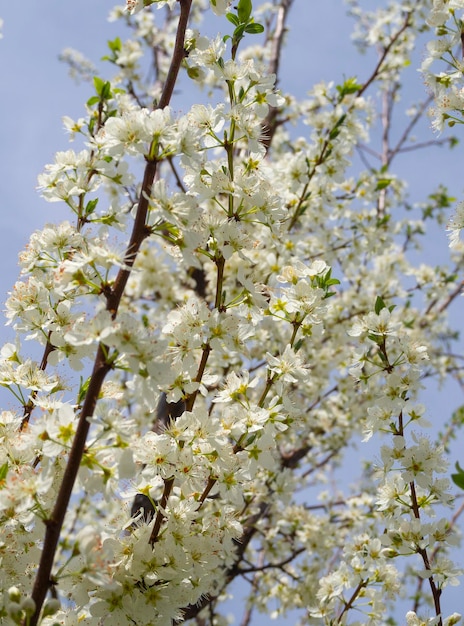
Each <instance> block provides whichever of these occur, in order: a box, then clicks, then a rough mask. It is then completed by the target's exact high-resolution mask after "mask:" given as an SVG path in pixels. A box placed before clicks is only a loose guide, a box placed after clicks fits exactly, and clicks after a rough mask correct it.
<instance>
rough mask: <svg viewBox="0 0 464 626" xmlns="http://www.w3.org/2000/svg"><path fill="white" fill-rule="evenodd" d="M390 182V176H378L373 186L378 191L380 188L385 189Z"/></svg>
mask: <svg viewBox="0 0 464 626" xmlns="http://www.w3.org/2000/svg"><path fill="white" fill-rule="evenodd" d="M391 182H392V179H391V178H379V180H378V181H377V185H376V186H375V190H376V191H380V190H381V189H385V188H386V187H388V185H389V184H390V183H391Z"/></svg>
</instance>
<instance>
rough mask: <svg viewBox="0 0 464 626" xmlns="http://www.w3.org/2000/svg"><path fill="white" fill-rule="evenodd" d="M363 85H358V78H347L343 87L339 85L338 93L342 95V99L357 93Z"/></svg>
mask: <svg viewBox="0 0 464 626" xmlns="http://www.w3.org/2000/svg"><path fill="white" fill-rule="evenodd" d="M361 87H362V85H360V84H359V83H358V81H357V80H356V76H352V77H351V78H347V79H346V80H345V82H344V83H343V85H337V91H338V93H339V94H340V99H341V100H343V98H344V97H345V96H347V95H349V94H351V93H356V92H357V91H359V90H360V89H361Z"/></svg>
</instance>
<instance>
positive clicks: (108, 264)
mask: <svg viewBox="0 0 464 626" xmlns="http://www.w3.org/2000/svg"><path fill="white" fill-rule="evenodd" d="M349 4H350V10H351V12H352V14H353V16H354V17H355V18H356V24H357V26H356V31H355V38H356V41H357V44H358V45H359V47H360V48H361V49H365V48H367V47H373V48H374V49H375V50H376V51H377V55H378V56H377V61H376V62H375V63H374V65H373V67H372V68H371V69H370V71H366V76H365V77H357V78H354V77H350V78H346V79H344V80H343V81H342V82H341V83H340V84H333V83H321V84H318V85H316V86H315V87H313V88H312V90H311V91H309V94H308V97H307V98H306V99H304V100H302V101H298V100H296V99H295V98H294V97H293V96H292V95H291V94H287V93H282V92H281V91H279V90H278V80H279V61H280V58H281V55H282V51H283V50H284V38H285V33H286V22H287V17H288V14H289V11H290V10H291V9H293V10H294V11H298V2H297V1H296V0H272V1H270V2H259V1H258V0H256V1H255V2H254V3H253V4H252V2H251V0H238V2H236V3H235V5H234V4H233V3H231V2H229V1H228V0H127V6H126V7H116V8H115V9H114V10H113V11H112V12H111V20H124V21H125V22H126V23H127V26H128V28H129V32H130V37H129V39H128V40H127V41H122V40H121V39H120V38H115V39H114V40H112V41H110V42H109V52H108V56H107V59H106V60H107V61H108V64H107V67H108V73H109V74H110V76H109V77H106V76H105V77H100V76H94V77H92V79H91V80H92V81H93V83H92V84H93V89H94V92H93V95H92V96H91V97H90V99H89V100H88V101H87V103H86V113H85V116H84V117H82V118H81V119H78V120H71V119H69V118H65V126H66V128H67V130H68V131H69V132H70V134H71V137H72V138H75V140H76V142H77V143H78V142H80V143H81V149H80V150H76V151H75V150H67V151H65V152H58V153H57V154H56V157H55V160H54V162H53V163H52V164H50V165H47V166H46V168H45V172H44V173H43V174H41V175H40V176H39V187H40V190H41V193H42V195H43V196H44V197H45V198H46V199H47V200H49V201H50V202H60V203H64V205H65V206H66V207H67V210H68V219H67V220H66V221H63V222H61V223H58V224H49V225H47V226H46V227H45V228H44V229H42V230H41V231H40V232H35V233H33V234H32V236H31V238H30V242H29V244H28V246H27V248H26V249H25V250H24V252H22V254H21V256H20V264H21V276H20V279H19V281H18V282H17V283H16V284H15V285H14V288H13V290H12V292H11V294H10V296H9V299H8V301H7V303H6V307H7V317H8V322H9V323H10V324H11V325H12V326H13V328H14V329H15V331H16V336H17V339H16V342H15V343H14V344H13V343H9V344H7V345H5V346H4V347H3V349H2V351H1V361H0V384H1V385H2V386H3V387H6V388H8V389H9V390H10V391H11V392H12V393H13V394H14V396H15V397H16V399H17V406H18V408H17V410H16V411H14V410H5V411H3V412H2V413H1V416H0V481H1V482H0V558H1V569H0V583H1V593H2V598H3V601H2V603H1V606H0V621H1V623H2V624H18V625H22V626H35V625H36V624H42V625H43V626H52V625H54V624H65V625H69V626H71V625H75V624H82V625H89V626H90V625H92V626H94V625H95V626H97V625H100V624H104V625H111V626H114V625H124V626H126V625H137V626H144V625H147V626H148V625H150V626H170V625H172V624H181V623H183V622H186V621H189V620H190V621H193V622H196V623H197V624H198V626H201V625H203V624H211V625H213V624H214V625H217V626H220V625H222V624H226V623H228V622H227V618H226V616H225V613H224V608H223V603H224V601H225V600H226V599H227V597H228V595H230V594H231V593H233V591H231V588H232V589H234V588H235V587H234V586H233V584H234V583H235V582H236V581H241V585H240V593H241V594H242V596H243V595H246V601H245V604H244V614H243V618H242V624H243V625H244V626H245V625H248V624H251V623H252V622H253V618H254V617H255V616H256V615H257V614H258V613H259V612H263V613H265V614H270V613H271V610H272V613H273V617H279V616H285V615H286V614H287V613H288V612H290V611H291V612H292V613H291V614H292V616H294V615H297V617H296V618H295V619H297V620H299V623H301V624H327V625H329V624H330V625H332V624H348V623H349V624H354V623H358V624H392V623H397V622H395V621H394V620H395V619H400V620H402V621H400V622H399V623H404V620H406V622H407V624H410V625H419V624H445V623H446V624H448V625H451V624H454V623H457V622H458V621H459V619H460V618H459V615H457V614H453V615H449V614H447V613H446V591H447V585H449V584H456V582H457V578H456V577H457V576H458V575H459V573H460V571H459V569H458V566H457V564H454V563H453V562H452V560H451V558H450V547H452V546H455V545H456V542H457V532H456V531H457V528H456V527H457V522H458V520H459V515H460V513H461V511H462V510H463V507H461V508H457V509H456V510H455V511H454V512H450V505H451V504H452V503H453V490H452V489H451V488H450V482H449V480H448V478H447V477H446V475H445V474H446V472H447V466H448V459H447V457H448V456H449V455H448V454H447V450H448V448H447V443H448V441H449V439H450V437H451V436H452V435H454V434H455V431H456V429H457V427H458V425H459V424H458V422H459V419H458V418H456V416H455V418H454V419H453V420H451V421H450V423H449V426H448V428H447V429H445V428H443V426H442V434H440V435H436V429H435V430H434V431H433V436H432V437H430V436H426V432H427V431H424V428H425V427H426V426H427V422H426V420H425V408H424V406H423V405H422V404H420V396H419V394H420V389H421V386H422V384H423V381H424V380H425V379H427V378H430V377H435V378H437V379H439V380H444V379H445V378H446V377H448V376H455V377H457V379H458V380H462V379H461V378H460V376H461V363H462V362H461V361H460V359H459V356H457V355H456V351H454V350H453V341H455V340H456V338H457V334H456V332H455V331H454V330H453V329H452V328H451V326H450V324H449V322H448V318H447V313H448V309H449V307H450V305H451V304H452V303H453V302H455V301H456V298H457V296H458V295H459V294H461V293H462V290H463V281H462V273H461V272H462V264H463V252H464V247H463V245H462V244H461V243H460V241H459V229H460V228H462V227H463V225H464V213H463V209H462V205H460V206H459V207H458V211H457V214H456V217H455V219H454V221H452V222H451V223H450V228H451V233H452V234H451V243H452V245H453V249H452V251H451V255H452V257H451V266H450V267H444V266H443V267H433V266H431V265H429V264H426V263H422V262H421V263H420V264H419V265H417V255H416V256H414V254H412V253H413V252H415V251H416V249H417V247H418V245H419V241H420V239H421V237H422V236H423V235H424V233H425V232H426V227H427V226H428V225H429V224H433V223H434V222H435V223H436V222H438V224H439V225H440V226H443V223H444V215H445V213H444V209H447V208H448V207H449V205H450V199H449V198H448V196H447V194H446V191H445V190H444V189H443V188H440V189H439V190H429V193H430V195H429V196H428V198H427V200H426V201H424V202H423V203H422V204H421V205H420V206H419V207H415V208H414V209H412V210H410V211H409V212H408V211H406V210H405V207H406V206H407V200H406V190H405V184H404V181H403V180H401V179H400V178H399V177H398V176H397V175H396V174H395V167H396V165H395V163H396V159H397V157H398V155H400V154H402V153H403V152H406V151H407V150H410V149H411V147H415V148H416V149H417V150H419V149H420V148H421V145H419V144H417V145H414V146H412V144H411V142H410V140H411V135H412V131H413V129H414V128H415V126H416V125H417V123H418V122H419V120H420V119H421V118H422V116H423V115H424V113H425V111H426V110H427V108H428V106H429V104H430V102H431V99H432V97H435V105H434V107H435V108H434V113H433V115H434V117H433V125H434V126H435V127H437V128H441V127H442V126H443V124H445V123H446V122H447V121H448V122H453V123H462V121H463V117H462V111H463V109H464V101H463V95H462V94H463V71H462V70H463V63H462V61H461V60H460V59H461V57H462V54H461V52H458V53H456V51H455V50H456V46H457V45H459V44H460V38H461V37H462V35H461V31H462V22H461V21H460V17H459V16H458V13H459V11H464V1H463V0H453V1H448V0H434V1H433V3H432V2H430V1H429V0H410V1H407V2H390V3H388V5H387V4H386V5H385V6H383V7H381V8H378V9H376V10H374V11H371V12H366V11H364V10H363V9H362V8H361V6H360V5H359V4H358V2H357V0H350V2H349ZM380 4H381V3H380ZM292 5H295V6H292ZM203 18H206V19H207V20H208V22H209V24H211V23H213V24H214V28H215V29H216V30H220V31H221V32H222V34H221V35H218V36H217V37H213V38H211V37H206V36H204V34H202V33H203V31H202V20H203ZM213 20H214V22H213ZM435 28H437V29H438V31H437V33H438V38H434V34H433V33H434V31H433V29H435ZM427 29H428V34H429V35H430V36H429V40H430V41H431V43H430V44H429V56H428V57H427V59H426V60H425V61H424V65H423V68H422V70H423V72H424V74H425V76H426V82H427V85H428V86H429V88H430V90H431V91H432V92H433V93H432V96H427V94H426V92H425V90H424V100H423V102H422V103H420V104H418V105H416V106H415V107H413V108H412V109H409V111H408V114H409V117H408V118H407V124H406V125H405V127H404V132H402V133H400V134H399V135H398V138H397V139H395V140H394V139H393V134H392V133H391V128H392V120H393V118H394V115H395V111H396V109H397V108H398V107H399V106H400V104H401V102H400V98H399V93H400V88H401V85H402V73H403V70H404V68H405V66H406V65H407V64H408V62H409V61H410V58H411V54H412V51H413V49H414V46H415V45H416V42H417V39H418V37H419V35H420V33H423V32H424V30H427ZM64 58H65V59H66V60H67V62H68V63H69V64H70V66H71V69H72V71H73V72H74V73H77V74H80V75H81V76H82V77H84V78H85V77H88V76H90V75H91V73H92V71H93V70H92V64H90V63H89V62H87V61H86V60H85V59H83V57H82V56H79V55H77V54H74V53H73V52H72V51H69V50H68V51H67V52H66V53H65V54H64ZM439 59H442V65H443V67H438V69H436V68H435V66H434V61H436V60H439ZM443 60H444V61H445V62H447V63H448V65H444V64H443ZM450 67H451V70H449V68H450ZM144 75H148V76H149V79H145V78H143V77H144ZM309 87H310V86H309V85H308V88H309ZM175 89H176V91H175ZM186 89H188V90H190V92H195V93H197V94H198V97H197V100H196V103H195V104H193V106H191V107H190V108H189V109H188V110H187V111H186V112H184V113H178V112H177V103H178V101H179V100H180V99H181V98H182V92H183V91H185V90H186ZM195 89H196V90H197V91H195ZM173 94H175V95H173ZM378 128H380V129H381V133H380V135H381V137H380V149H379V150H377V149H376V148H375V145H374V144H371V145H374V147H371V146H370V145H369V141H370V134H372V129H374V133H373V134H374V137H375V136H376V135H377V134H378V133H377V130H376V129H378ZM434 142H435V143H437V142H441V143H452V142H450V140H449V139H448V138H445V139H441V138H439V139H436V140H434V139H432V140H430V141H427V142H425V143H427V144H430V143H434ZM357 154H359V155H360V156H361V158H360V159H359V158H358V157H357V156H356V155H357ZM418 211H422V213H421V214H420V215H419V217H417V215H418V213H417V212H418ZM413 216H414V219H413ZM414 259H416V263H415V262H414ZM24 339H29V340H35V341H36V342H38V343H39V344H40V345H41V346H42V347H41V350H42V357H41V359H39V361H37V362H36V361H34V360H32V359H31V358H28V356H27V353H26V352H27V351H26V349H25V347H24V345H23V340H24ZM429 417H430V418H432V420H433V417H434V416H429ZM458 417H459V415H458ZM359 435H361V436H362V437H363V438H364V440H368V439H370V438H374V439H376V440H377V439H378V440H379V441H380V442H381V448H380V455H379V458H376V459H375V460H374V461H373V462H372V463H371V464H370V465H369V467H368V468H367V470H366V471H365V472H364V475H362V476H361V481H360V483H359V485H358V487H356V489H352V488H349V487H348V486H347V485H346V481H345V482H343V481H341V482H339V484H337V486H336V487H332V486H331V481H330V480H329V478H330V476H334V477H337V476H340V475H341V474H342V473H343V472H346V467H347V466H346V458H347V455H348V459H351V460H350V462H351V463H352V462H353V459H352V453H351V457H350V456H349V455H350V446H351V444H352V442H353V441H355V440H356V438H357V437H359ZM458 468H459V466H458ZM337 472H338V473H337ZM461 479H462V473H461V471H460V470H459V471H458V474H456V476H455V480H456V482H457V483H458V484H459V483H460V481H461ZM337 480H338V479H337ZM400 596H403V597H404V598H405V599H406V600H408V598H409V603H408V608H407V609H406V610H405V611H403V612H402V613H401V616H399V613H398V598H399V597H400ZM401 610H402V609H401ZM406 611H408V612H407V615H406V616H405V613H406ZM257 619H259V618H257ZM292 619H293V618H292Z"/></svg>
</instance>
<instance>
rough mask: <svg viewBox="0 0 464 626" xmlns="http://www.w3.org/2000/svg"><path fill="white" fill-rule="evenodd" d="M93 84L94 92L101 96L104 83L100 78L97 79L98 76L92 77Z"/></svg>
mask: <svg viewBox="0 0 464 626" xmlns="http://www.w3.org/2000/svg"><path fill="white" fill-rule="evenodd" d="M93 84H94V87H95V91H96V92H97V93H98V95H99V96H101V94H102V90H103V87H104V85H105V81H104V80H102V79H101V78H99V77H98V76H94V77H93Z"/></svg>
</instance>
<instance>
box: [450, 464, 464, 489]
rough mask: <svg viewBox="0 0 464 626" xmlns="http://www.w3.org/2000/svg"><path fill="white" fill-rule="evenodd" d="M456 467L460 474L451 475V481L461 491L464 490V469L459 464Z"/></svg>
mask: <svg viewBox="0 0 464 626" xmlns="http://www.w3.org/2000/svg"><path fill="white" fill-rule="evenodd" d="M455 467H456V470H457V472H458V473H457V474H451V480H452V481H453V483H454V484H455V485H457V486H458V487H459V488H460V489H464V470H463V469H462V467H461V466H460V465H459V463H458V462H456V465H455Z"/></svg>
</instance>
